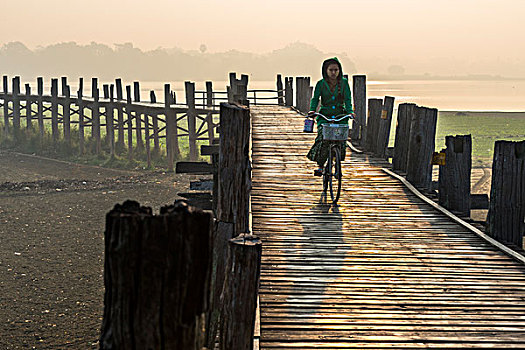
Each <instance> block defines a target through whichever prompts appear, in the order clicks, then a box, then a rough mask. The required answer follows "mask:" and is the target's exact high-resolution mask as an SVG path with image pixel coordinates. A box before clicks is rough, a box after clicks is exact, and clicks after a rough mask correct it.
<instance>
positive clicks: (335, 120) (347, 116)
mask: <svg viewBox="0 0 525 350" xmlns="http://www.w3.org/2000/svg"><path fill="white" fill-rule="evenodd" d="M314 115H316V116H319V117H322V118H324V119H325V120H326V121H329V122H339V121H341V120H344V119H346V118H348V119H354V114H353V113H350V114H339V115H336V116H335V117H333V118H329V117H327V116H325V115H323V114H321V113H317V112H315V113H312V114H310V115H308V117H311V116H314ZM340 116H341V117H340ZM338 117H340V118H338Z"/></svg>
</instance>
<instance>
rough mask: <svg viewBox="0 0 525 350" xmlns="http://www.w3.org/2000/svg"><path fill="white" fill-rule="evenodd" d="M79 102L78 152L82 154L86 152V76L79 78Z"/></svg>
mask: <svg viewBox="0 0 525 350" xmlns="http://www.w3.org/2000/svg"><path fill="white" fill-rule="evenodd" d="M77 104H78V152H79V153H80V155H82V154H84V141H85V134H84V78H79V79H78V91H77Z"/></svg>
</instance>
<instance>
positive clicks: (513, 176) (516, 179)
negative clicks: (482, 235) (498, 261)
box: [487, 141, 525, 249]
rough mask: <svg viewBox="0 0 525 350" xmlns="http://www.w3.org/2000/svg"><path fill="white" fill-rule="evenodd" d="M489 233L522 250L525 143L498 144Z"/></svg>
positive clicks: (490, 206)
mask: <svg viewBox="0 0 525 350" xmlns="http://www.w3.org/2000/svg"><path fill="white" fill-rule="evenodd" d="M487 233H488V234H489V235H491V236H492V237H494V238H495V239H497V240H499V241H502V242H506V243H511V244H513V245H515V246H516V247H518V248H520V249H522V247H523V235H524V234H525V141H521V142H512V141H496V143H495V145H494V160H493V161H492V182H491V188H490V202H489V212H488V215H487Z"/></svg>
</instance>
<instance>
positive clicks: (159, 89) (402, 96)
mask: <svg viewBox="0 0 525 350" xmlns="http://www.w3.org/2000/svg"><path fill="white" fill-rule="evenodd" d="M90 82H91V81H90V79H85V82H84V85H85V88H84V94H85V95H86V96H89V95H90V91H91V87H90ZM45 83H46V87H45V91H46V92H48V91H49V86H48V83H49V81H45ZM70 83H71V91H72V92H73V91H75V92H76V90H77V89H78V88H77V86H76V81H71V82H70ZM103 83H104V82H100V83H99V87H100V88H102V84H103ZM111 83H112V82H111ZM126 84H130V85H132V82H123V85H126ZM170 84H171V89H172V90H174V91H175V92H176V95H177V102H179V103H183V102H184V101H185V96H184V82H170ZM195 84H196V90H197V91H204V90H205V86H206V85H205V82H203V81H197V82H196V83H195ZM227 84H228V83H227V82H226V81H214V82H213V88H214V90H216V91H226V85H227ZM312 84H315V83H312ZM31 85H36V84H34V83H32V84H31ZM140 88H141V99H142V100H144V101H149V91H150V90H154V91H155V93H156V96H157V100H158V101H163V100H164V82H158V81H141V85H140ZM249 89H276V87H275V81H250V84H249ZM35 90H36V86H34V87H33V91H35ZM101 90H102V89H101ZM22 91H23V89H22ZM367 94H368V97H369V98H383V97H384V96H387V95H388V96H393V97H395V99H396V100H395V101H396V107H397V105H398V104H399V103H404V102H411V103H416V104H418V105H420V106H425V107H432V108H437V109H439V110H444V111H445V110H451V111H509V112H510V111H512V112H524V111H525V80H494V81H481V80H399V81H368V82H367ZM264 95H265V94H262V93H261V94H258V97H262V96H264ZM272 95H275V94H272ZM101 96H102V92H101Z"/></svg>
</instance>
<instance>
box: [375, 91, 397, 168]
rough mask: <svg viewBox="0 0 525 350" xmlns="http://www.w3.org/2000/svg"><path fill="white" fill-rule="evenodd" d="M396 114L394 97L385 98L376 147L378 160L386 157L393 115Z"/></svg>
mask: <svg viewBox="0 0 525 350" xmlns="http://www.w3.org/2000/svg"><path fill="white" fill-rule="evenodd" d="M393 113H394V97H391V96H385V99H384V102H383V107H382V109H381V117H380V118H379V120H378V122H379V123H378V126H377V142H376V147H375V153H374V154H375V156H376V157H378V158H385V157H386V149H387V148H388V141H389V139H390V126H391V125H392V114H393Z"/></svg>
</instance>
